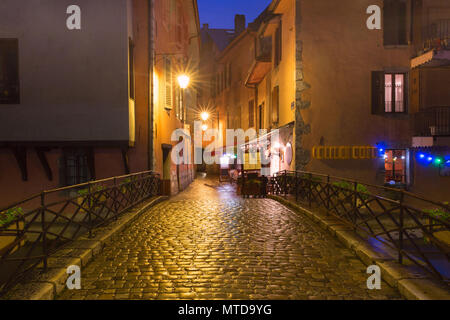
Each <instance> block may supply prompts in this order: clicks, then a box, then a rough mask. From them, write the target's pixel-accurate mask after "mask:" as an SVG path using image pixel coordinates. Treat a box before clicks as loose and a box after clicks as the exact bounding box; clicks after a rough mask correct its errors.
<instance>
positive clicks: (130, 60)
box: [128, 39, 135, 100]
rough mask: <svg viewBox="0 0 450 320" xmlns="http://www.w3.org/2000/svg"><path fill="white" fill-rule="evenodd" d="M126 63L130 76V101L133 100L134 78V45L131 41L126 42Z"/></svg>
mask: <svg viewBox="0 0 450 320" xmlns="http://www.w3.org/2000/svg"><path fill="white" fill-rule="evenodd" d="M128 55H129V57H128V63H129V66H128V68H129V75H130V79H129V82H130V99H133V100H134V98H135V78H134V44H133V41H132V40H131V39H129V41H128Z"/></svg>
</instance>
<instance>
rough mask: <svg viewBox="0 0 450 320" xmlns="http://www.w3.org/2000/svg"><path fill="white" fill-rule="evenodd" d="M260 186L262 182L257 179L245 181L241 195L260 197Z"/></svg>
mask: <svg viewBox="0 0 450 320" xmlns="http://www.w3.org/2000/svg"><path fill="white" fill-rule="evenodd" d="M261 184H262V182H261V180H259V179H250V180H247V181H245V185H244V192H243V194H244V195H246V196H259V195H261Z"/></svg>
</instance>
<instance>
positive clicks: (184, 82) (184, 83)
mask: <svg viewBox="0 0 450 320" xmlns="http://www.w3.org/2000/svg"><path fill="white" fill-rule="evenodd" d="M190 81H191V79H190V78H189V77H188V76H187V75H185V74H182V75H179V76H178V84H179V85H180V88H181V89H186V88H187V87H188V86H189V82H190Z"/></svg>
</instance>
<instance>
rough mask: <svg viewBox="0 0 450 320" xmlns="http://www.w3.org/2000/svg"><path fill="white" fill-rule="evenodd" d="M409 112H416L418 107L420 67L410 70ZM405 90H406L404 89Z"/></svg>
mask: <svg viewBox="0 0 450 320" xmlns="http://www.w3.org/2000/svg"><path fill="white" fill-rule="evenodd" d="M409 88H410V99H409V108H408V110H409V113H417V112H419V108H420V69H419V68H416V69H413V70H411V76H410V86H409ZM405 91H406V90H405Z"/></svg>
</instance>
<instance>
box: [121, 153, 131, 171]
mask: <svg viewBox="0 0 450 320" xmlns="http://www.w3.org/2000/svg"><path fill="white" fill-rule="evenodd" d="M122 160H123V167H124V170H125V174H130V163H129V160H128V150H127V149H122Z"/></svg>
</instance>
